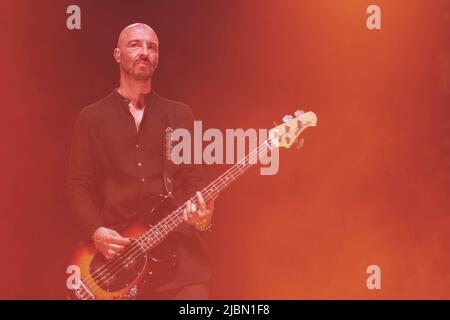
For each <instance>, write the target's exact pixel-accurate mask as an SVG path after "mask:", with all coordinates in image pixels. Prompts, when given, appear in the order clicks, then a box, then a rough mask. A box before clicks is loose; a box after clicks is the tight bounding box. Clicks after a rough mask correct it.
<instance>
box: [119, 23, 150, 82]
mask: <svg viewBox="0 0 450 320" xmlns="http://www.w3.org/2000/svg"><path fill="white" fill-rule="evenodd" d="M114 59H115V60H116V62H117V63H118V64H119V65H120V76H121V78H122V79H123V78H125V77H127V78H129V79H132V80H137V81H148V80H150V78H151V77H152V75H153V73H154V71H155V70H156V67H157V65H158V60H159V40H158V36H157V35H156V33H155V31H154V30H153V29H152V28H150V27H149V26H148V25H146V24H144V23H133V24H130V25H129V26H127V27H125V28H124V29H123V30H122V31H121V32H120V35H119V39H118V40H117V48H115V49H114Z"/></svg>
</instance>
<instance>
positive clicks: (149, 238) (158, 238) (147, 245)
mask: <svg viewBox="0 0 450 320" xmlns="http://www.w3.org/2000/svg"><path fill="white" fill-rule="evenodd" d="M285 135H287V132H285V133H283V135H281V136H280V137H275V138H272V139H267V140H265V141H264V142H263V143H262V144H261V145H260V146H259V147H258V148H256V149H254V150H253V151H252V152H251V153H249V154H248V155H247V156H246V157H244V158H243V159H242V160H240V161H239V162H238V163H237V165H236V166H233V167H232V168H231V169H230V170H229V171H226V172H225V173H224V174H222V175H221V176H219V177H218V178H216V179H215V180H214V181H213V182H212V183H210V184H208V186H210V185H213V186H214V185H216V184H217V181H219V182H220V183H221V184H223V186H219V187H226V186H227V183H228V181H223V177H225V176H226V178H227V179H228V175H234V174H235V173H238V175H236V176H235V177H234V178H233V179H232V180H231V181H233V180H234V179H235V178H237V177H239V176H240V175H241V174H243V173H244V172H245V171H246V170H247V169H248V168H250V167H251V165H253V164H252V163H250V161H254V160H256V158H254V157H255V156H256V157H257V156H258V155H259V154H260V151H261V150H262V149H263V148H266V146H268V147H269V148H270V149H272V147H271V146H269V144H268V141H269V140H270V141H271V142H272V143H273V141H272V140H275V139H277V138H278V139H280V140H282V139H283V138H284V136H285ZM245 162H248V164H249V165H248V166H246V167H241V165H244V166H245ZM212 190H213V188H207V187H205V188H203V190H202V193H205V194H206V197H205V200H206V201H207V200H209V199H210V198H212V195H215V194H216V193H217V192H212V195H211V194H209V191H212ZM216 190H217V188H216ZM191 201H192V202H193V203H197V198H196V197H195V196H194V197H192V198H191ZM185 207H186V205H183V206H181V207H179V208H178V209H176V210H174V211H173V212H172V214H170V215H169V216H167V217H166V218H164V219H163V220H162V221H160V223H158V224H157V226H156V227H154V228H152V229H150V230H148V231H147V232H146V233H144V235H142V236H141V237H140V238H139V239H138V240H137V241H135V243H138V242H144V245H145V251H142V247H141V243H139V244H138V246H137V250H135V251H134V252H132V249H134V247H133V246H129V248H130V249H129V250H127V251H128V252H123V254H122V255H121V257H120V256H118V258H119V259H114V260H116V261H114V262H113V263H112V264H111V263H110V264H105V265H103V266H102V267H101V268H99V269H97V270H96V271H95V272H94V273H92V274H91V275H90V276H89V277H87V278H86V279H85V282H86V280H88V279H89V278H92V279H91V281H89V282H86V284H87V285H90V284H91V283H92V282H97V283H99V282H100V281H101V280H103V281H104V282H107V281H109V279H110V278H111V277H114V276H115V275H116V274H117V273H119V272H121V271H122V270H123V269H124V268H126V266H122V268H119V270H118V271H117V269H116V271H117V272H116V273H114V274H113V275H112V276H110V277H109V278H108V279H106V280H105V279H103V278H104V277H102V279H98V276H99V274H98V273H99V272H100V273H101V274H103V273H105V272H107V273H108V272H109V271H111V270H110V268H111V267H113V266H114V265H116V264H117V263H119V260H120V258H125V259H122V260H126V259H130V258H132V259H131V260H133V259H135V258H137V257H138V256H139V255H140V254H142V253H145V252H147V251H148V250H149V249H151V248H152V246H153V247H155V246H156V245H157V244H158V242H159V241H161V240H163V239H164V237H165V236H166V235H168V234H169V233H170V232H171V231H172V230H170V231H169V232H167V230H162V232H159V231H158V230H156V234H155V236H153V235H152V233H155V232H154V229H159V227H158V225H160V224H161V222H163V221H164V220H170V222H172V223H174V224H175V227H176V226H178V224H179V223H180V222H182V221H183V220H184V219H183V218H182V217H180V213H181V212H182V211H184V209H185ZM172 217H176V220H178V221H173V218H172ZM167 218H169V219H167ZM177 223H178V224H177ZM166 224H169V225H170V223H169V221H166V222H165V223H163V224H162V225H163V227H164V229H165V225H166ZM175 227H174V228H175ZM164 232H166V234H164ZM148 233H149V234H150V236H147V234H148ZM158 234H162V237H161V236H160V235H158ZM144 236H145V237H147V239H146V240H143V239H145V237H144ZM141 238H142V239H141ZM155 239H156V241H155ZM152 242H154V243H152ZM126 255H131V256H128V257H127V256H126ZM120 262H124V261H120ZM121 265H122V264H120V265H119V266H121ZM101 269H104V270H101ZM108 269H109V270H108ZM94 274H95V276H94ZM97 290H98V288H97V289H96V290H95V291H97Z"/></svg>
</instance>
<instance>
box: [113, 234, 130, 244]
mask: <svg viewBox="0 0 450 320" xmlns="http://www.w3.org/2000/svg"><path fill="white" fill-rule="evenodd" d="M110 242H111V244H120V245H125V246H126V245H128V244H130V243H131V240H130V239H129V238H124V237H122V236H120V235H119V236H118V237H112V238H111V241H110Z"/></svg>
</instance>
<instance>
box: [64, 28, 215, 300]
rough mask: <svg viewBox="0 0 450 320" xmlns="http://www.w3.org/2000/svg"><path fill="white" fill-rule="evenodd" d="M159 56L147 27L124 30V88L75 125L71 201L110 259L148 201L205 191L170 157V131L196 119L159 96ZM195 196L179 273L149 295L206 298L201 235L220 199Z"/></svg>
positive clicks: (119, 54)
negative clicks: (156, 85) (154, 84)
mask: <svg viewBox="0 0 450 320" xmlns="http://www.w3.org/2000/svg"><path fill="white" fill-rule="evenodd" d="M158 58H159V41H158V37H157V35H156V33H155V32H154V31H153V30H152V29H151V28H150V27H149V26H147V25H145V24H142V23H136V24H132V25H129V26H127V27H126V28H125V29H123V30H122V32H121V33H120V35H119V39H118V42H117V48H115V49H114V59H115V60H116V62H117V63H118V64H119V67H120V86H119V88H117V89H116V90H114V91H113V92H112V93H110V94H109V95H108V96H106V97H105V98H103V99H101V100H100V101H98V102H96V103H94V104H92V105H90V106H88V107H86V108H84V109H83V110H82V111H81V112H80V115H79V117H78V120H77V124H76V128H75V132H74V137H73V142H72V149H71V156H70V161H69V168H68V176H67V193H68V197H69V203H70V206H71V209H72V212H73V214H74V217H75V219H76V222H77V223H78V224H79V227H80V229H81V231H82V234H83V237H84V238H91V239H92V240H93V241H94V243H95V245H96V247H97V249H98V250H99V252H101V253H102V254H103V255H104V256H105V257H106V258H107V259H111V258H112V257H114V256H115V255H116V254H118V253H119V252H120V251H121V250H123V249H124V248H125V247H126V246H127V245H128V244H130V242H131V241H132V239H129V238H124V237H122V236H121V235H120V233H119V231H118V229H120V227H123V226H125V225H127V224H129V223H130V222H132V221H133V219H134V218H135V217H133V215H132V213H133V211H134V210H135V209H136V208H137V207H138V206H139V204H140V203H142V202H143V201H144V200H145V199H148V198H150V197H151V196H153V195H157V194H166V195H170V194H172V192H173V195H174V196H175V198H176V199H182V198H183V197H184V198H188V196H192V195H193V194H194V192H195V191H196V190H199V189H200V188H201V187H203V186H204V177H203V173H202V171H201V169H199V168H198V167H196V166H194V165H184V164H182V165H179V166H175V165H173V163H168V161H167V158H166V157H165V154H166V152H165V148H166V134H165V130H166V129H167V127H169V126H170V127H171V128H176V127H184V128H188V129H191V128H192V126H193V116H192V113H191V112H190V109H189V108H188V107H187V106H185V105H184V104H182V103H179V102H175V101H171V100H168V99H164V98H162V97H160V96H159V95H157V94H156V93H155V92H154V90H153V88H152V81H151V80H152V76H153V74H154V72H155V70H156V68H157V66H158ZM169 162H170V161H169ZM197 197H198V203H199V208H197V207H196V206H195V205H194V204H193V203H190V202H187V209H186V210H185V212H184V218H185V220H186V222H187V224H183V225H182V226H180V227H179V230H177V232H175V233H176V234H177V236H176V237H175V238H176V240H175V241H174V243H176V245H175V247H176V248H175V250H176V256H177V257H178V258H177V259H178V260H177V268H176V269H174V271H172V272H169V273H168V276H167V277H166V278H164V279H163V280H161V281H159V282H158V283H159V285H158V287H157V288H156V289H155V288H153V289H152V291H151V292H150V293H149V292H148V291H147V293H146V296H145V297H146V298H164V299H206V298H207V289H206V285H205V283H206V282H207V281H208V278H209V272H208V263H207V259H206V253H205V249H204V247H203V245H202V242H201V236H200V233H202V232H203V231H204V229H205V226H208V225H209V224H210V223H211V216H212V212H213V205H214V199H212V200H211V201H210V202H209V203H208V204H205V202H204V200H203V199H202V197H201V194H200V193H199V192H197ZM175 203H176V202H175ZM144 291H145V290H144Z"/></svg>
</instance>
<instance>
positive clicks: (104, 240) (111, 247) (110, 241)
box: [92, 227, 131, 260]
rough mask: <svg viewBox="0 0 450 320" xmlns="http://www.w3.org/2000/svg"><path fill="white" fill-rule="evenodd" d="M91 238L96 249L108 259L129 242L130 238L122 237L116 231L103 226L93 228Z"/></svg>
mask: <svg viewBox="0 0 450 320" xmlns="http://www.w3.org/2000/svg"><path fill="white" fill-rule="evenodd" d="M92 240H94V243H95V247H96V248H97V250H98V251H100V252H101V253H102V254H103V256H105V258H106V259H108V260H109V259H111V258H112V257H114V256H115V255H116V254H117V253H119V252H120V251H121V250H123V249H124V248H125V246H126V245H128V244H130V243H131V239H130V238H124V237H122V236H121V235H120V234H119V233H118V232H117V231H115V230H112V229H108V228H104V227H100V228H98V229H97V230H95V232H94V234H93V235H92Z"/></svg>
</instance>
